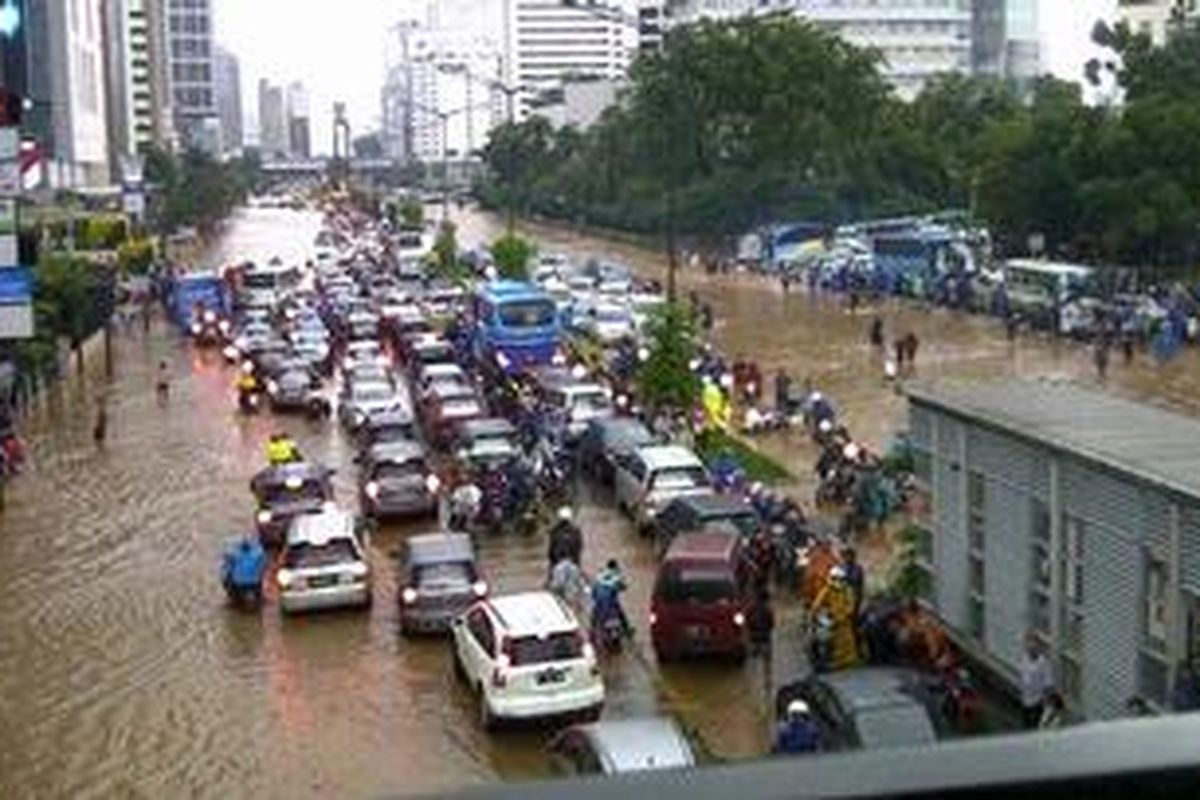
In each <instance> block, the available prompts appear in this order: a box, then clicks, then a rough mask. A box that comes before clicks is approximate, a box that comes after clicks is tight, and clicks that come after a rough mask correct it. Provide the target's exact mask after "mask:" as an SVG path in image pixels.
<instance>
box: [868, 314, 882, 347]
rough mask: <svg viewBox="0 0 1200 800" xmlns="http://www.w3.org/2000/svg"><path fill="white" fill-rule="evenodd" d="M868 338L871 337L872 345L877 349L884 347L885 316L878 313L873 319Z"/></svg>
mask: <svg viewBox="0 0 1200 800" xmlns="http://www.w3.org/2000/svg"><path fill="white" fill-rule="evenodd" d="M867 338H868V339H870V341H871V346H872V347H874V348H875V349H877V350H882V349H883V342H884V338H883V318H882V317H880V316H879V315H878V314H876V315H875V318H874V319H872V320H871V329H870V333H869V334H868V336H867Z"/></svg>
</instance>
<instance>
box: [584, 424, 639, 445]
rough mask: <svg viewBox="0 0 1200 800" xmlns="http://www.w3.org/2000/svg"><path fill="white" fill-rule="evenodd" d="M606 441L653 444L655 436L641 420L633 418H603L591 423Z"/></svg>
mask: <svg viewBox="0 0 1200 800" xmlns="http://www.w3.org/2000/svg"><path fill="white" fill-rule="evenodd" d="M590 424H591V425H592V426H594V427H595V428H596V429H597V431H598V432H599V433H600V435H601V436H603V437H604V439H606V440H612V439H617V440H621V441H622V442H626V441H631V440H632V441H633V443H635V444H637V443H641V442H647V443H648V442H653V441H654V434H653V433H651V432H650V429H649V428H647V427H646V426H645V425H643V424H642V422H641V420H638V419H635V418H633V417H603V418H601V419H594V420H592V421H591V423H590Z"/></svg>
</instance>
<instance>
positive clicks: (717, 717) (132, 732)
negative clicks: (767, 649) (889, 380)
mask: <svg viewBox="0 0 1200 800" xmlns="http://www.w3.org/2000/svg"><path fill="white" fill-rule="evenodd" d="M319 222H320V220H319V218H318V217H317V216H316V215H313V214H307V213H297V212H288V211H265V210H256V211H247V212H244V213H242V214H240V215H239V216H238V217H236V218H235V219H234V220H233V221H232V223H231V224H230V226H229V227H228V229H227V231H226V232H225V234H224V236H223V238H222V239H221V241H220V242H219V243H218V244H217V245H216V247H215V248H214V250H213V252H212V253H210V254H209V258H210V260H211V261H212V262H213V263H219V262H220V261H223V260H230V259H234V258H237V259H243V258H252V259H256V260H260V261H261V260H265V259H267V258H269V257H270V256H272V255H275V254H280V255H282V256H284V257H285V258H289V259H294V258H301V257H303V256H304V255H305V254H306V253H307V251H308V249H309V246H310V244H311V242H312V240H313V236H314V235H315V234H316V232H317V230H318V226H319ZM460 223H461V230H462V238H463V239H464V240H466V241H472V240H482V239H484V238H488V237H491V236H493V235H495V233H496V232H497V231H498V229H499V228H498V225H497V223H496V221H495V220H494V219H493V218H491V217H487V216H485V215H481V214H477V213H474V212H462V213H461V214H460ZM533 233H535V234H536V235H537V236H538V237H539V238H540V239H543V240H544V241H545V242H546V244H545V246H546V247H547V248H551V249H561V250H565V251H568V252H572V253H575V254H586V253H597V254H598V253H605V254H607V255H609V256H611V257H614V258H619V259H622V260H625V261H628V262H630V263H631V264H633V265H634V266H635V267H636V268H637V269H639V270H643V271H651V270H661V264H662V262H661V259H659V258H658V256H657V255H656V254H652V253H647V252H646V251H643V250H639V249H637V248H634V247H631V246H628V245H621V244H616V243H612V242H606V241H604V240H601V239H597V238H595V237H588V236H583V235H578V234H574V233H569V232H563V231H557V230H552V229H549V228H536V229H534V230H533ZM683 286H684V287H685V289H690V288H692V287H693V286H694V287H695V288H696V289H697V290H698V291H700V293H701V294H702V295H703V296H704V297H705V298H706V299H709V300H710V301H711V302H712V303H713V304H714V306H715V308H716V310H717V313H718V316H719V317H720V322H719V325H718V329H717V331H716V338H717V339H718V341H719V342H720V343H721V345H722V346H723V347H724V348H726V349H727V350H728V351H729V352H730V353H731V354H736V353H739V352H742V353H745V354H747V355H750V356H753V357H755V358H757V359H759V361H760V363H762V364H763V365H764V367H765V368H769V369H774V368H775V367H777V366H779V365H787V367H788V369H789V371H790V372H791V373H792V374H793V375H795V376H797V377H802V376H812V377H813V379H814V380H815V381H816V383H817V384H818V385H819V386H820V387H821V388H822V389H823V390H824V391H826V392H827V393H828V394H830V395H831V396H832V397H833V398H834V399H835V401H836V402H837V403H838V405H839V407H840V408H842V409H843V411H844V412H845V414H846V416H847V419H848V421H849V423H850V425H851V428H852V429H853V430H855V431H856V432H859V433H860V435H861V436H863V437H865V438H868V439H870V440H872V441H877V442H882V441H883V440H885V439H886V437H887V436H888V435H889V434H890V433H891V432H892V431H894V430H895V429H896V428H897V426H898V425H900V424H901V423H902V420H903V403H902V400H901V399H900V398H898V397H897V396H896V395H895V394H894V393H893V391H892V390H891V389H890V388H889V387H887V386H885V385H884V383H883V381H882V379H881V367H880V362H879V359H878V357H877V356H876V355H874V354H873V353H872V352H870V349H869V348H868V347H867V346H866V339H865V329H866V324H867V321H868V319H869V317H868V316H867V315H864V314H859V315H857V316H852V315H849V314H847V313H845V311H844V310H843V309H841V308H840V307H839V306H838V305H837V303H836V300H833V299H830V300H829V301H827V302H820V301H811V300H810V299H809V298H807V297H805V296H803V295H793V296H791V297H787V298H785V297H783V296H781V294H780V293H779V291H778V289H777V288H775V287H772V286H768V285H767V284H765V283H763V282H761V281H758V280H756V279H751V278H745V277H738V278H732V279H726V280H723V281H720V282H718V281H715V280H707V279H704V278H703V277H702V276H692V275H688V274H684V275H683ZM883 313H884V316H885V320H886V322H887V325H888V328H889V331H890V332H891V334H894V333H895V332H897V331H903V330H907V329H909V328H911V329H913V330H915V331H916V332H917V334H918V335H919V336H920V337H921V339H922V342H923V343H922V345H921V355H920V363H919V365H918V368H919V370H920V372H921V374H922V375H969V376H974V375H978V376H993V375H1017V374H1019V375H1063V376H1067V377H1071V378H1074V379H1079V380H1092V376H1091V367H1090V364H1091V362H1090V357H1089V355H1088V353H1087V351H1086V350H1083V349H1081V348H1077V347H1072V346H1066V345H1054V344H1050V343H1047V342H1044V341H1041V340H1037V339H1033V338H1023V339H1022V340H1021V341H1020V342H1018V343H1017V344H1016V345H1015V346H1012V347H1010V346H1009V345H1008V343H1006V342H1005V341H1004V340H1003V336H1002V335H1001V332H1000V330H999V329H998V328H997V326H995V325H993V324H991V323H988V322H986V321H983V320H979V319H975V318H970V317H956V316H953V315H950V314H946V313H944V312H940V311H934V312H925V311H916V310H912V309H908V308H901V307H891V308H888V309H885V310H884V312H883ZM100 361H101V359H99V358H98V357H97V358H93V359H92V361H91V363H90V364H89V366H88V371H87V374H86V375H85V376H84V377H83V378H82V379H80V378H79V377H77V376H72V377H71V378H70V379H69V380H66V381H64V382H62V383H61V384H59V385H58V386H56V387H55V388H53V389H52V390H51V391H49V392H48V393H47V394H46V395H45V396H44V397H43V399H42V401H41V402H40V404H39V405H38V407H36V408H35V409H34V410H33V411H32V412H31V414H30V416H29V418H28V419H27V420H26V421H25V422H24V423H23V432H24V434H25V436H26V439H27V441H28V449H29V467H28V470H27V472H26V474H24V475H23V476H21V477H20V478H18V479H16V480H15V481H14V482H13V483H12V484H10V487H9V497H8V507H7V510H6V511H5V512H4V513H3V515H2V516H0V585H4V586H6V587H8V591H7V594H6V596H5V600H4V603H3V604H0V723H2V724H0V797H4V798H10V797H11V798H24V797H37V798H41V797H67V796H70V797H114V796H116V797H177V796H196V797H222V798H229V797H251V796H252V797H289V798H295V797H314V796H318V795H327V794H329V793H331V792H332V793H334V794H336V795H338V796H342V797H363V796H377V795H380V794H385V793H398V794H404V793H412V792H438V791H442V790H446V789H450V788H453V787H457V786H463V785H465V784H468V783H476V782H487V781H497V780H508V779H520V778H531V777H538V776H542V775H545V774H547V763H546V758H545V756H544V751H543V747H544V744H545V741H546V739H547V737H548V735H549V733H550V731H548V730H546V729H522V730H509V731H502V732H500V733H494V734H485V733H484V732H482V731H481V730H480V728H479V727H478V725H477V724H476V720H475V710H474V709H475V706H474V703H473V702H472V700H471V698H470V697H469V696H468V695H467V693H466V692H465V691H464V690H463V689H462V687H460V686H458V685H457V684H456V683H455V681H454V679H453V676H452V673H451V671H450V669H449V663H450V662H449V656H448V648H447V646H446V644H445V643H444V642H442V641H437V640H416V641H414V640H409V639H405V638H403V637H401V636H400V635H399V632H398V626H397V612H396V597H395V579H394V571H393V565H392V555H391V554H392V553H393V552H394V550H395V549H396V547H397V545H398V543H399V541H400V540H401V539H402V537H404V536H405V535H408V534H409V533H411V532H413V531H418V530H421V529H422V528H423V527H424V526H422V525H421V524H419V523H417V524H410V525H404V526H388V527H385V528H384V529H382V530H381V531H379V532H378V533H377V534H376V535H374V536H373V537H372V540H371V559H372V562H373V566H374V568H375V575H376V584H375V604H374V607H373V608H372V609H371V611H370V612H369V613H363V614H347V615H322V616H314V617H309V618H301V619H288V620H283V619H282V618H281V617H280V615H279V613H278V610H277V608H276V607H275V606H274V605H273V604H272V603H271V602H268V604H267V605H266V607H265V608H264V609H263V611H262V613H261V614H259V615H247V614H243V613H237V612H234V611H232V610H231V609H230V608H228V607H227V606H226V604H225V602H224V595H223V593H222V591H221V589H220V587H219V584H218V580H217V562H218V558H219V554H220V551H221V547H222V544H223V541H224V540H225V539H226V538H227V537H229V536H233V535H236V534H239V533H241V532H243V531H245V530H247V529H248V527H249V525H250V523H251V521H252V514H253V504H252V501H251V498H250V494H249V491H248V487H247V484H248V481H249V479H250V476H251V475H252V474H253V473H254V472H256V471H257V470H258V469H259V468H260V465H261V462H262V452H263V443H264V441H265V439H266V437H267V435H268V434H269V433H270V432H271V431H272V430H274V429H276V428H278V427H283V428H286V429H287V430H288V431H290V432H291V433H292V434H293V435H294V436H295V437H296V438H297V439H298V441H299V443H300V446H301V448H302V449H303V450H304V451H305V452H306V453H308V454H310V455H311V456H313V457H316V458H320V459H322V460H324V461H326V462H327V463H329V464H330V465H332V466H334V467H335V468H336V469H337V475H336V482H337V484H338V490H339V494H340V497H341V498H342V499H343V501H344V502H346V503H349V504H352V503H354V502H355V501H354V496H355V493H354V485H355V476H354V467H353V464H352V463H351V460H350V458H351V454H352V447H351V445H350V443H349V442H348V441H347V440H346V439H345V438H343V436H342V435H341V434H340V432H339V431H338V430H337V429H336V426H331V425H328V424H312V423H309V422H306V421H304V420H303V419H284V418H272V417H269V416H266V415H264V416H258V417H253V418H245V417H242V416H240V415H238V414H236V413H234V409H233V393H232V389H231V387H232V381H233V375H232V373H231V371H230V370H229V369H228V368H227V367H226V366H225V365H224V364H223V362H222V360H221V359H220V356H219V354H218V353H215V352H212V353H197V352H195V351H193V350H192V349H191V348H190V347H189V346H188V345H186V344H185V343H184V342H182V341H181V340H180V338H179V337H178V336H176V335H175V334H174V333H173V332H171V331H170V330H169V329H168V328H167V327H166V326H165V325H162V324H158V325H156V326H155V328H154V330H153V331H152V333H151V334H150V335H148V336H142V335H141V334H140V333H135V334H131V335H125V334H120V335H118V336H117V338H116V371H115V375H114V377H113V378H112V379H111V380H108V379H106V378H105V377H104V376H103V373H102V371H101V370H100V367H101V364H100ZM160 361H166V362H167V363H168V364H169V366H170V368H171V372H172V376H173V382H172V388H171V398H170V402H169V403H168V404H167V405H166V406H165V407H159V406H158V405H157V403H156V401H155V397H154V390H153V382H154V373H155V369H156V366H157V364H158V363H159V362H160ZM1194 367H1195V355H1194V354H1193V353H1190V352H1189V353H1187V354H1185V355H1184V356H1182V357H1181V358H1179V359H1177V360H1176V361H1175V362H1172V363H1171V364H1168V365H1166V366H1162V367H1158V366H1155V365H1153V364H1152V363H1151V362H1150V361H1149V360H1148V359H1146V358H1139V361H1138V363H1137V364H1135V365H1134V366H1132V367H1129V368H1125V367H1122V366H1121V365H1120V364H1115V365H1114V366H1113V369H1112V373H1111V375H1110V378H1109V380H1110V383H1111V384H1112V385H1113V386H1114V387H1118V388H1120V389H1121V390H1122V391H1129V392H1131V393H1134V394H1138V395H1153V396H1155V397H1160V398H1163V399H1164V400H1166V401H1169V402H1172V403H1175V404H1180V405H1184V406H1187V407H1193V406H1194V404H1195V403H1194V397H1195V393H1194V391H1193V389H1194V387H1195V385H1196V379H1195V377H1194V376H1195V375H1196V371H1195V369H1194ZM101 392H103V393H105V394H106V395H107V396H108V398H109V409H110V424H109V436H108V440H107V443H106V445H105V446H104V448H103V449H99V448H97V447H96V446H95V445H94V443H93V442H92V437H91V422H92V413H93V408H94V402H95V398H96V397H97V395H98V394H99V393H101ZM764 447H766V448H768V449H769V450H770V451H771V452H772V453H775V454H776V455H779V456H780V457H781V458H783V459H784V460H786V461H787V462H788V463H789V464H790V465H792V466H793V467H794V468H795V469H796V471H797V472H798V473H800V472H803V471H805V470H806V469H807V466H808V464H809V463H810V462H811V453H810V452H809V450H808V448H807V446H806V445H805V444H804V443H803V442H802V441H801V440H800V439H799V438H798V437H795V438H793V437H785V436H781V437H774V438H773V439H770V440H766V441H765V442H764ZM580 515H581V520H582V524H583V527H584V529H585V531H586V538H587V545H586V550H585V555H584V558H585V567H588V568H590V569H595V568H596V567H598V566H599V565H600V564H601V563H602V562H603V561H604V560H605V559H607V558H609V557H616V558H618V559H619V560H620V561H621V562H622V564H623V565H624V566H625V567H626V570H627V573H628V574H629V576H630V579H631V590H630V594H629V598H628V600H627V607H628V608H629V610H630V612H631V615H632V616H633V617H634V621H635V624H636V625H638V627H639V629H640V630H641V633H640V634H639V644H638V647H637V648H636V649H635V650H634V651H632V652H627V653H625V654H623V655H620V656H617V657H615V658H613V659H611V660H609V661H608V662H607V663H606V664H605V679H606V684H607V687H608V693H609V695H608V696H609V699H608V704H607V708H606V712H605V713H606V715H608V716H613V717H618V716H633V715H645V714H651V713H670V714H673V715H675V716H676V717H677V718H678V719H680V720H681V721H682V723H683V724H684V726H685V728H687V729H688V730H689V731H690V732H691V733H692V734H693V735H694V736H695V737H696V739H697V741H698V742H699V743H700V744H701V745H702V746H703V748H704V749H705V750H707V751H709V752H711V753H712V754H713V755H714V756H715V757H718V758H739V757H747V756H752V755H755V754H757V753H761V752H762V750H763V748H764V746H765V744H766V738H767V731H768V725H769V722H768V717H767V713H766V710H767V708H768V707H769V701H768V699H769V697H770V696H771V693H772V691H773V687H774V686H776V685H778V683H779V682H781V681H784V680H787V679H789V678H792V677H795V676H796V675H797V673H798V671H799V670H800V668H801V663H802V662H801V657H800V654H799V649H800V648H799V644H798V637H797V635H796V629H795V626H794V624H793V623H794V614H792V613H791V612H792V609H790V608H789V609H786V610H785V613H784V614H782V615H781V621H782V624H781V626H780V630H779V631H777V636H776V646H775V648H774V653H773V657H772V658H771V659H770V660H769V662H768V663H763V662H761V661H753V660H752V661H751V662H749V663H748V664H747V665H745V666H744V667H735V666H729V665H707V664H704V665H701V664H693V665H686V664H685V665H671V666H670V667H669V668H665V669H660V668H659V667H658V666H657V664H656V663H655V661H654V658H653V655H652V654H651V653H650V652H649V648H648V647H647V642H646V638H647V637H646V636H645V629H646V621H645V617H646V612H647V610H648V595H649V590H650V586H651V581H652V579H653V569H654V559H653V555H652V553H651V552H650V549H649V548H648V547H646V546H645V545H644V543H642V542H641V541H639V540H638V539H637V537H636V536H635V535H634V533H633V531H632V530H631V528H630V526H629V525H628V524H627V523H626V522H625V520H624V519H623V518H622V517H620V516H619V515H618V514H617V513H616V512H615V511H614V510H613V509H612V507H611V504H610V503H608V502H607V500H606V499H605V498H603V497H598V496H590V495H589V496H587V497H585V498H584V500H583V501H582V503H581V508H580ZM479 548H480V551H481V556H482V560H483V564H484V566H485V568H486V570H487V571H488V574H489V577H490V578H491V579H492V581H493V584H494V585H495V586H496V587H497V588H498V589H499V590H500V591H508V590H518V589H525V588H532V587H536V586H538V585H539V584H540V583H541V581H542V578H543V571H544V566H545V564H544V553H545V550H544V542H543V540H542V538H541V537H531V538H529V539H509V538H496V539H485V540H483V541H481V542H480V543H479Z"/></svg>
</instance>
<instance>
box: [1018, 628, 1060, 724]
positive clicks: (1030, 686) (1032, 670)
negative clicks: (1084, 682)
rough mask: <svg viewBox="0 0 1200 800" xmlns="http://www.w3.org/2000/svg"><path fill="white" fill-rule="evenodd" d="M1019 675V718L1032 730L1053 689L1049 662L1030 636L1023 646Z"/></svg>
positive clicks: (1039, 720) (1039, 718) (1036, 642)
mask: <svg viewBox="0 0 1200 800" xmlns="http://www.w3.org/2000/svg"><path fill="white" fill-rule="evenodd" d="M1020 675H1021V718H1022V721H1023V722H1024V724H1025V727H1026V728H1028V729H1030V730H1032V729H1033V728H1036V727H1037V726H1038V724H1039V723H1040V722H1041V720H1042V712H1043V711H1044V710H1045V704H1046V698H1047V697H1048V696H1049V694H1050V692H1051V691H1052V690H1053V689H1054V676H1053V675H1052V674H1051V672H1050V661H1049V660H1048V659H1047V658H1046V654H1045V653H1044V652H1043V651H1042V647H1041V645H1040V644H1039V643H1038V641H1037V640H1036V639H1034V638H1033V637H1032V636H1031V637H1030V638H1029V641H1028V642H1027V643H1026V645H1025V654H1024V655H1023V656H1022V657H1021V669H1020Z"/></svg>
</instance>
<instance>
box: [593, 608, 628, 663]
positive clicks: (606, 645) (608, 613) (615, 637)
mask: <svg viewBox="0 0 1200 800" xmlns="http://www.w3.org/2000/svg"><path fill="white" fill-rule="evenodd" d="M592 639H593V644H594V645H595V647H596V649H597V650H599V651H600V652H601V653H607V654H610V655H615V654H617V653H620V652H621V650H622V649H624V647H625V626H624V624H622V622H621V614H620V606H619V604H618V603H617V602H615V601H614V602H612V603H611V604H608V605H605V606H600V605H597V606H595V610H594V612H593V619H592Z"/></svg>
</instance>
